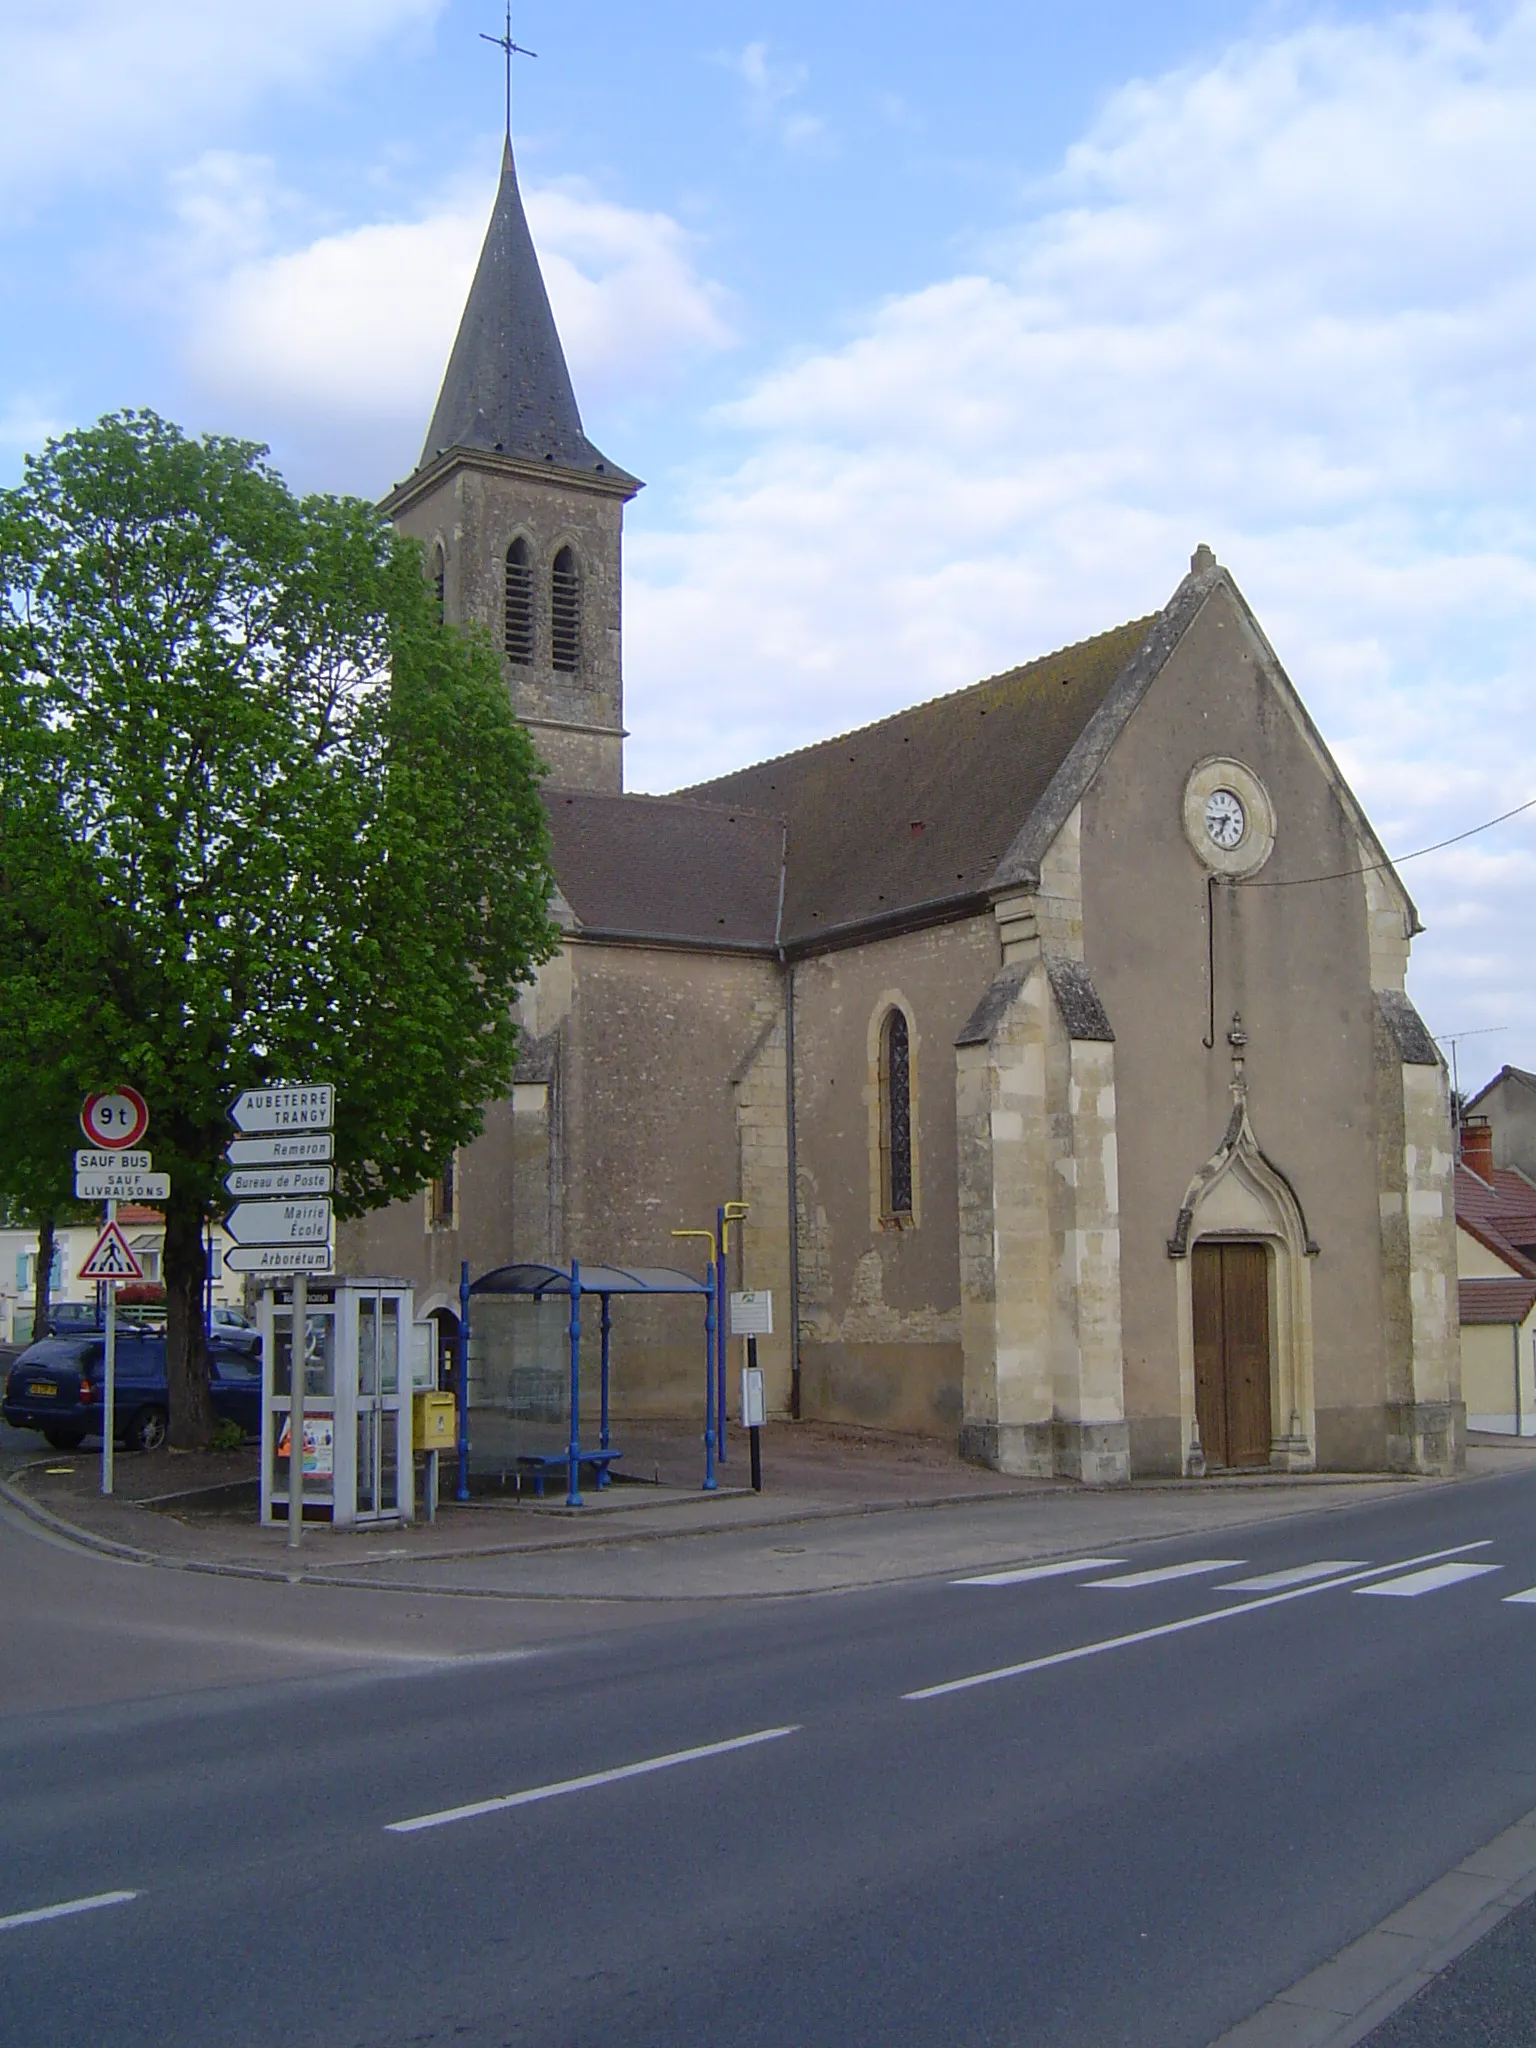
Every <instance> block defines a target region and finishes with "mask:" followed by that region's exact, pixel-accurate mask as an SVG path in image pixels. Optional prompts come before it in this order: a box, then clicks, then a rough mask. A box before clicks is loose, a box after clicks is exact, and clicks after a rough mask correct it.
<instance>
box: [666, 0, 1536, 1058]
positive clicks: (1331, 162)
mask: <svg viewBox="0 0 1536 2048" xmlns="http://www.w3.org/2000/svg"><path fill="white" fill-rule="evenodd" d="M1533 187H1536V5H1532V4H1529V0H1527V4H1525V5H1521V6H1518V7H1516V8H1515V9H1514V10H1513V11H1512V12H1510V13H1509V14H1508V15H1507V17H1506V18H1505V19H1504V20H1503V21H1502V22H1501V23H1499V24H1498V25H1496V26H1494V27H1491V28H1487V29H1480V28H1478V27H1477V26H1475V25H1474V24H1473V23H1472V22H1471V21H1470V20H1469V19H1467V18H1465V17H1463V16H1461V15H1458V14H1455V13H1451V12H1445V11H1433V12H1428V13H1421V14H1418V15H1408V16H1401V17H1398V18H1396V19H1394V20H1391V21H1387V22H1383V23H1381V24H1379V25H1375V26H1368V27H1338V26H1318V27H1311V28H1307V29H1305V30H1302V31H1299V32H1296V33H1293V34H1289V35H1284V36H1277V37H1272V38H1269V39H1265V40H1255V41H1250V42H1246V43H1243V44H1241V45H1238V46H1237V47H1235V48H1233V49H1232V50H1231V51H1229V52H1228V53H1227V54H1226V56H1225V57H1224V58H1223V59H1222V60H1221V61H1220V62H1218V63H1215V64H1212V65H1209V66H1207V67H1205V68H1203V69H1198V70H1189V71H1185V72H1181V73H1178V74H1175V75H1170V76H1168V77H1164V78H1161V79H1155V80H1150V81H1144V82H1140V83H1137V84H1135V85H1134V86H1131V87H1128V88H1127V89H1126V90H1125V91H1124V92H1122V93H1121V94H1120V95H1119V96H1118V97H1117V98H1116V99H1115V100H1114V101H1113V103H1112V104H1111V105H1110V106H1109V107H1108V108H1107V109H1106V110H1105V112H1104V114H1103V116H1102V118H1101V119H1100V120H1099V121H1098V122H1097V123H1096V125H1095V126H1094V128H1093V129H1092V131H1091V132H1090V133H1089V134H1087V135H1086V136H1085V137H1084V138H1083V139H1082V141H1081V142H1080V143H1079V145H1078V146H1077V147H1076V148H1074V149H1073V150H1072V151H1071V152H1070V153H1069V155H1068V157H1067V159H1066V161H1065V162H1064V164H1063V166H1062V168H1061V171H1060V174H1059V176H1058V177H1057V178H1056V179H1055V180H1054V181H1053V182H1052V183H1051V184H1050V185H1049V186H1048V187H1047V188H1046V189H1044V190H1043V191H1041V192H1040V193H1039V194H1038V195H1037V197H1036V204H1035V208H1034V211H1033V213H1032V216H1031V218H1030V219H1029V221H1028V222H1027V224H1026V225H1024V226H1023V227H1022V228H1021V229H1020V231H1019V232H1018V233H1017V234H1016V235H1015V236H1014V237H1012V238H1011V239H1010V240H1009V241H1008V242H1007V243H1005V244H1000V245H998V246H996V247H993V248H991V249H989V250H988V251H987V252H986V253H985V260H984V261H983V262H981V263H980V264H978V265H977V266H976V268H975V270H974V272H973V273H972V274H968V275H963V276H959V277H955V278H951V279H948V280H945V281H942V282H937V283H935V284H934V285H932V286H931V287H930V288H928V289H927V290H924V291H920V292H916V293H913V294H910V295H908V296H904V297H901V298H898V299H894V300H892V301H891V302H890V303H888V304H886V305H885V306H883V307H881V308H880V309H878V311H876V312H875V313H874V314H873V315H872V316H871V318H870V319H869V320H868V322H867V323H866V325H865V328H864V331H863V332H862V333H860V334H858V335H857V336H856V337H855V338H854V339H853V340H851V341H849V342H848V343H847V344H846V345H845V346H843V347H840V348H837V349H835V350H830V351H824V352H821V353H818V354H814V355H812V356H810V357H808V358H807V359H805V360H803V361H799V362H796V363H794V364H792V365H790V366H788V367H786V368H784V369H782V370H780V371H779V372H778V373H776V374H774V375H771V376H768V377H766V378H764V379H762V380H761V381H760V382H759V383H758V384H757V385H756V386H755V388H753V389H752V390H750V391H749V392H748V393H746V394H745V395H744V396H743V398H742V399H741V400H740V402H739V403H738V404H737V405H736V406H735V407H734V408H732V409H731V411H730V413H729V414H728V415H727V416H725V417H724V418H723V419H722V420H721V421H720V423H719V424H720V427H721V432H722V437H723V442H724V445H725V446H726V447H727V448H736V449H741V450H744V451H745V452H744V453H743V454H742V455H741V456H740V458H739V459H736V460H734V461H733V460H732V459H730V458H728V457H727V456H726V455H724V454H722V455H721V457H720V459H719V462H718V463H717V466H716V469H715V471H714V473H713V474H712V475H709V476H706V477H703V478H701V479H699V480H697V481H696V482H695V485H694V489H693V496H692V502H691V505H690V507H689V511H690V518H689V522H688V525H687V527H686V529H685V530H679V531H673V532H670V533H655V532H649V533H648V532H646V530H645V528H644V526H643V523H642V524H639V525H638V527H637V531H636V532H635V534H634V536H633V538H632V541H631V544H630V550H629V587H628V622H627V651H628V666H629V674H630V706H629V711H630V723H631V725H632V726H633V727H634V728H635V734H636V737H635V740H634V741H632V742H631V752H630V761H631V773H632V779H633V780H634V781H635V782H636V784H637V785H638V786H641V787H645V786H664V785H666V784H676V783H677V782H679V781H681V780H683V779H685V778H688V777H692V776H696V775H702V774H705V773H709V772H713V771H714V770H717V769H720V768H724V767H726V766H728V765H732V764H734V763H736V762H739V761H741V760H744V759H749V758H751V757H752V756H753V755H755V754H760V753H763V752H766V751H777V750H779V749H781V748H782V747H784V746H786V745H792V744H795V743H798V742H799V741H802V740H804V739H809V738H812V737H815V736H818V735H820V734H822V733H825V732H827V731H829V730H835V729H837V728H838V727H842V726H846V725H849V724H852V723H855V722H857V721H859V720H861V719H866V718H870V717H874V716H878V715H879V714H880V713H881V712H883V711H885V710H888V709H892V708H894V707H896V706H897V705H899V704H902V703H906V702H911V701H913V700H915V699H917V698H920V697H923V696H926V695H930V694H932V693H934V692H936V691H940V690H944V689H949V688H954V687H957V686H960V685H962V684H964V683H966V682H967V681H970V680H972V679H973V678H975V677H976V676H979V675H982V674H986V673H988V672H991V671H995V670H997V669H999V668H1002V667H1005V666H1007V665H1009V664H1010V663H1012V662H1015V661H1018V660H1020V659H1023V658H1025V657H1027V656H1029V655H1031V654H1034V653H1038V652H1041V651H1044V650H1045V649H1047V648H1049V647H1050V646H1052V645H1054V644H1059V643H1060V642H1062V641H1065V640H1069V639H1074V638H1078V637H1080V636H1081V635H1083V634H1084V633H1087V632H1091V631H1094V630H1097V629H1098V628H1100V627H1103V626H1107V625H1109V624H1112V623H1114V622H1116V621H1118V620H1120V619H1122V618H1125V617H1129V616H1133V615H1135V614H1136V613H1138V612H1143V611H1146V610H1148V609H1150V608H1152V607H1154V606H1155V605H1157V604H1159V603H1160V602H1162V601H1163V599H1164V598H1165V597H1166V595H1167V593H1168V592H1169V590H1170V589H1171V588H1172V586H1173V584H1174V582H1175V581H1176V579H1177V577H1178V575H1179V573H1180V572H1181V570H1182V568H1183V566H1184V562H1185V560H1186V559H1187V556H1188V553H1189V550H1190V548H1191V546H1192V545H1193V544H1194V543H1195V542H1196V541H1198V540H1209V541H1211V542H1212V543H1213V544H1214V545H1215V546H1216V547H1217V551H1218V553H1219V554H1220V555H1221V556H1222V558H1223V559H1224V560H1227V561H1228V562H1230V563H1231V565H1232V566H1233V568H1234V569H1235V571H1236V572H1237V574H1238V576H1239V578H1240V580H1241V581H1242V583H1243V585H1244V587H1245V589H1246V590H1247V591H1248V593H1249V595H1250V597H1251V598H1252V600H1253V601H1254V603H1255V605H1256V607H1257V609H1258V611H1259V613H1260V616H1261V618H1262V619H1263V620H1264V622H1265V625H1266V627H1267V629H1268V630H1269V632H1270V634H1271V637H1272V638H1273V640H1274V641H1275V643H1276V645H1277V647H1278V649H1279V651H1280V654H1281V656H1282V659H1284V660H1285V662H1286V664H1287V666H1288V667H1289V668H1290V670H1291V673H1292V674H1293V675H1294V677H1295V678H1296V680H1297V682H1298V683H1299V685H1300V686H1301V688H1302V690H1303V692H1304V694H1305V695H1306V696H1307V698H1308V701H1309V703H1310V704H1311V706H1312V708H1313V711H1314V713H1315V715H1316V716H1317V717H1318V719H1319V721H1320V723H1321V724H1322V726H1323V728H1324V730H1325V732H1326V733H1327V735H1328V737H1329V738H1330V740H1331V741H1332V742H1333V744H1334V745H1335V746H1336V748H1337V749H1338V751H1339V754H1340V756H1341V758H1342V759H1343V760H1344V761H1345V762H1346V764H1347V766H1348V768H1349V770H1350V772H1351V773H1352V775H1353V777H1354V778H1355V780H1356V783H1357V786H1358V787H1359V789H1360V791H1361V794H1362V795H1363V797H1364V798H1365V800H1366V802H1367V804H1368V806H1370V807H1371V809H1372V810H1373V812H1374V814H1375V816H1376V819H1377V822H1378V824H1379V826H1380V827H1381V829H1382V831H1383V833H1384V836H1385V838H1386V840H1387V843H1388V844H1389V846H1392V847H1394V848H1396V849H1398V850H1404V849H1406V848H1411V847H1416V846H1421V845H1425V844H1427V843H1429V842H1430V841H1432V840H1435V839H1438V838H1441V837H1444V836H1445V835H1446V833H1448V832H1450V831H1453V830H1455V829H1457V827H1458V826H1460V825H1463V824H1465V823H1467V822H1470V821H1471V820H1473V819H1475V818H1477V817H1479V816H1484V817H1486V816H1491V815H1492V814H1493V813H1495V812H1497V811H1500V810H1503V809H1506V808H1508V807H1509V805H1511V804H1513V803H1515V802H1518V801H1520V800H1521V799H1522V798H1523V797H1524V796H1528V795H1531V794H1536V737H1528V735H1536V675H1533V672H1532V666H1531V662H1530V659H1529V652H1528V650H1529V648H1530V646H1531V644H1532V642H1533V639H1536V502H1533V491H1532V477H1533V475H1536V462H1533V456H1536V407H1533V402H1532V401H1533V394H1532V385H1531V379H1532V364H1533V363H1536V231H1533V228H1532V224H1531V213H1530V206H1529V194H1530V192H1531V190H1532V189H1533ZM642 519H643V515H642ZM725 677H729V679H730V688H729V690H728V691H727V692H724V693H722V691H721V689H720V682H721V679H722V678H725ZM1533 850H1536V831H1533V829H1532V828H1531V826H1530V825H1529V824H1528V823H1516V824H1514V825H1511V826H1509V827H1506V828H1504V831H1503V833H1502V834H1501V835H1499V836H1497V837H1496V838H1495V839H1490V840H1488V841H1479V842H1473V843H1472V848H1471V849H1461V850H1458V851H1457V852H1456V853H1455V854H1447V855H1437V856H1434V857H1433V858H1431V859H1429V860H1426V861H1424V862H1422V863H1418V864H1415V865H1414V866H1412V867H1410V868H1409V869H1408V870H1407V873H1406V877H1405V878H1406V879H1407V880H1408V881H1409V882H1410V884H1411V886H1412V887H1413V889H1414V890H1415V892H1416V894H1417V896H1418V898H1419V901H1420V906H1421V910H1422V911H1423V913H1424V915H1425V917H1426V921H1427V922H1428V923H1429V924H1430V925H1431V936H1430V937H1429V938H1428V939H1426V940H1425V941H1422V942H1421V947H1420V953H1419V961H1420V964H1419V966H1418V967H1417V968H1416V981H1417V987H1418V990H1419V993H1420V996H1421V1000H1422V1002H1423V1006H1424V1007H1425V1009H1426V1011H1427V1013H1428V1015H1429V1017H1430V1021H1431V1024H1432V1027H1433V1028H1435V1029H1442V1028H1453V1027H1457V1026H1463V1025H1469V1024H1479V1023H1484V1022H1489V1023H1491V1022H1496V1021H1500V1019H1501V1018H1502V1017H1504V1016H1513V1015H1514V1014H1515V1013H1516V1011H1517V1010H1518V1009H1519V1008H1520V1007H1521V1006H1522V1005H1523V1008H1524V1010H1525V1011H1528V1012H1532V1013H1533V1014H1536V1005H1533V1003H1532V1001H1531V998H1533V997H1536V969H1533V968H1531V967H1530V966H1529V965H1528V964H1527V959H1526V953H1527V948H1526V946H1525V943H1524V932H1525V930H1526V929H1527V927H1528V921H1529V911H1528V904H1529V888H1528V879H1529V874H1528V871H1529V869H1530V868H1531V867H1533V866H1536V851H1533ZM1474 924H1475V926H1476V929H1477V931H1478V939H1477V942H1476V945H1475V947H1472V946H1468V947H1467V949H1466V951H1465V952H1463V951H1462V938H1461V934H1463V933H1464V932H1466V931H1467V930H1469V929H1471V928H1472V927H1473V925H1474ZM1527 1041H1528V1042H1526V1043H1525V1044H1524V1046H1523V1049H1522V1047H1521V1041H1520V1039H1519V1035H1518V1034H1514V1033H1512V1034H1511V1036H1510V1037H1509V1038H1508V1039H1504V1038H1493V1037H1491V1038H1488V1039H1485V1040H1482V1041H1479V1042H1478V1043H1479V1044H1480V1045H1482V1046H1483V1047H1485V1048H1487V1049H1488V1052H1487V1057H1488V1059H1489V1061H1490V1062H1493V1063H1497V1061H1498V1060H1499V1059H1501V1058H1522V1057H1523V1058H1524V1059H1525V1060H1526V1062H1527V1064H1532V1065H1536V1025H1533V1026H1532V1028H1531V1030H1530V1031H1529V1032H1528V1033H1527ZM1464 1072H1465V1068H1464Z"/></svg>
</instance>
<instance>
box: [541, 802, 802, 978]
mask: <svg viewBox="0 0 1536 2048" xmlns="http://www.w3.org/2000/svg"><path fill="white" fill-rule="evenodd" d="M544 805H545V809H546V810H547V811H548V813H549V828H550V836H551V838H552V839H553V841H554V856H555V858H554V867H555V873H556V874H557V875H558V877H559V879H560V893H561V894H562V895H563V896H564V898H565V900H566V902H567V903H568V904H569V905H570V908H571V910H572V912H573V913H574V915H575V917H576V921H577V924H578V926H579V927H580V928H581V929H582V930H583V931H585V932H586V933H587V934H588V936H589V937H590V936H596V935H598V934H600V933H607V934H615V935H618V934H622V935H623V936H625V937H628V938H652V939H662V940H667V939H672V940H692V941H694V942H695V943H697V942H699V941H705V942H707V943H709V944H712V945H719V946H726V947H731V946H750V947H752V948H753V949H754V950H765V951H766V950H771V949H772V948H773V946H774V945H775V944H776V943H777V939H778V928H779V898H780V888H781V881H782V876H783V871H784V826H783V823H782V821H781V820H780V819H778V818H772V817H763V816H761V815H760V814H759V813H757V812H754V811H749V810H746V809H744V808H741V807H739V806H733V805H729V804H704V803H681V802H679V801H678V800H677V799H676V798H675V797H663V796H618V795H612V794H609V793H608V792H607V791H603V790H591V789H548V788H547V789H546V790H545V792H544Z"/></svg>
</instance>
